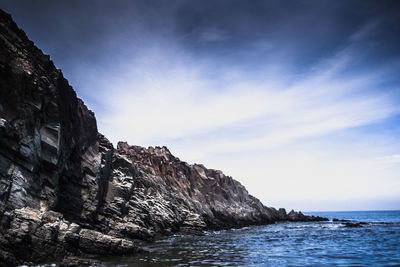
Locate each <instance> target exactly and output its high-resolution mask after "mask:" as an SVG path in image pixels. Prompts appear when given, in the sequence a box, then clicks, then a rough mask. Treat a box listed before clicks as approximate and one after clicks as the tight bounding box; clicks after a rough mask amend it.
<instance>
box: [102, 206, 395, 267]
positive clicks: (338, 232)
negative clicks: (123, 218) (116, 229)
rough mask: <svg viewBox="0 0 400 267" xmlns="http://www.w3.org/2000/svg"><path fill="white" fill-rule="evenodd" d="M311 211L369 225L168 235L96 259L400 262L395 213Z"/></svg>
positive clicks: (140, 262)
mask: <svg viewBox="0 0 400 267" xmlns="http://www.w3.org/2000/svg"><path fill="white" fill-rule="evenodd" d="M368 213H369V214H368ZM313 214H315V215H321V216H325V217H329V218H331V219H332V218H339V219H351V220H356V221H361V220H360V218H364V220H362V221H369V222H370V223H369V224H367V225H365V226H364V227H362V228H346V227H344V225H343V224H342V223H340V222H313V223H278V224H274V225H267V226H257V227H248V228H243V229H238V230H227V231H218V232H209V233H207V234H206V235H204V236H172V237H170V238H167V239H163V240H158V241H156V242H154V243H151V244H149V245H148V247H146V249H147V250H148V251H149V253H146V254H138V255H135V256H130V257H127V256H126V257H113V258H104V259H102V260H103V261H104V262H105V264H106V265H107V266H200V265H201V266H204V265H227V266H237V265H245V266H265V265H268V266H271V265H272V266H280V265H321V264H324V265H336V266H348V265H375V266H376V265H391V264H396V265H400V211H390V212H347V213H344V214H342V213H333V212H330V213H318V214H316V213H313ZM365 218H367V219H365Z"/></svg>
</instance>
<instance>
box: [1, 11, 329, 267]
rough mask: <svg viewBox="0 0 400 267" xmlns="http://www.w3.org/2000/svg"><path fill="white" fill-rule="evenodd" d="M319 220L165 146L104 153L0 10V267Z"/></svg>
mask: <svg viewBox="0 0 400 267" xmlns="http://www.w3.org/2000/svg"><path fill="white" fill-rule="evenodd" d="M139 127H140V126H139ZM319 220H324V218H321V217H309V216H305V215H303V214H302V213H301V212H294V211H291V212H290V213H289V214H286V211H285V210H284V209H280V210H279V211H277V210H276V209H274V208H270V207H266V206H264V205H263V204H262V203H261V202H260V201H259V200H258V199H257V198H255V197H253V196H251V195H250V194H249V193H248V192H247V190H246V189H245V187H244V186H243V185H241V184H240V183H239V182H238V181H236V180H234V179H233V178H232V177H229V176H227V175H225V174H223V173H222V172H221V171H219V170H212V169H207V168H206V167H204V166H203V165H201V164H193V165H190V164H188V163H186V162H183V161H181V160H180V159H178V158H177V157H175V156H173V155H172V154H171V152H170V151H169V150H168V149H167V148H166V147H149V148H143V147H139V146H130V145H128V143H126V142H120V143H118V146H117V148H114V147H113V145H112V144H111V143H110V142H109V141H108V140H107V138H106V137H104V136H103V135H101V134H100V133H98V131H97V124H96V119H95V116H94V113H93V112H92V111H90V110H89V109H88V108H87V107H86V106H85V104H84V103H83V101H82V100H80V99H79V98H77V96H76V93H75V91H74V90H73V89H72V87H71V86H70V85H69V84H68V81H67V80H66V79H65V78H64V77H63V75H62V73H61V71H60V70H57V69H56V68H55V66H54V65H53V62H52V61H51V60H50V58H49V57H48V56H46V55H43V53H42V51H41V50H40V49H38V48H37V47H36V46H35V45H34V44H33V42H31V41H29V39H28V38H27V36H26V35H25V33H24V32H23V31H22V30H20V29H19V28H18V27H17V25H16V24H15V23H14V22H13V21H12V18H11V16H10V15H8V14H6V13H5V12H3V11H1V10H0V266H1V265H5V266H15V265H18V264H28V265H32V264H33V263H40V262H45V261H52V260H54V261H55V260H60V259H62V258H66V260H65V261H64V263H63V264H64V265H67V266H81V265H85V264H86V265H92V264H95V263H94V262H92V261H88V260H84V259H83V258H89V257H91V256H93V255H123V254H132V253H136V252H138V251H141V249H140V247H141V244H142V242H143V241H148V240H152V239H154V238H156V237H158V236H161V235H169V234H172V233H176V232H181V233H195V234H201V233H202V232H203V231H205V230H211V229H226V228H236V227H243V226H248V225H260V224H268V223H273V222H277V221H319ZM71 257H72V258H71ZM68 262H69V263H68Z"/></svg>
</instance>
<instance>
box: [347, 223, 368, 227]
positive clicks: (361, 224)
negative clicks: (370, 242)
mask: <svg viewBox="0 0 400 267" xmlns="http://www.w3.org/2000/svg"><path fill="white" fill-rule="evenodd" d="M365 224H366V223H364V222H357V223H350V222H347V223H345V224H344V227H348V228H360V227H363V225H365Z"/></svg>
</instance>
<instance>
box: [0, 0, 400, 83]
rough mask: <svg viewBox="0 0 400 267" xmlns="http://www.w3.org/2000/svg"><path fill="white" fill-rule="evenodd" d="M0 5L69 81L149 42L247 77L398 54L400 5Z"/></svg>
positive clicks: (357, 0)
mask: <svg viewBox="0 0 400 267" xmlns="http://www.w3.org/2000/svg"><path fill="white" fill-rule="evenodd" d="M0 6H1V7H2V8H4V9H5V10H6V11H8V12H10V13H11V14H12V15H13V17H14V18H15V20H16V21H17V23H18V24H19V25H20V26H21V27H22V28H23V29H24V30H25V31H26V32H27V33H28V36H29V37H30V38H31V39H33V40H34V41H35V42H36V43H37V44H38V46H39V47H41V48H42V49H43V50H44V51H45V52H46V53H48V54H50V55H51V56H52V58H53V59H54V60H55V62H56V64H57V66H58V67H60V68H62V69H63V70H64V72H66V74H67V75H69V77H70V79H72V80H74V73H73V69H75V68H76V65H77V64H86V65H97V66H99V65H101V64H105V63H109V62H114V63H115V64H117V63H118V62H121V61H124V60H125V61H126V60H129V59H130V58H135V57H136V56H137V54H136V52H135V51H140V48H142V47H147V46H151V45H154V43H158V44H159V45H160V46H163V43H174V44H176V45H177V46H179V49H184V50H185V51H186V52H187V53H189V54H192V55H193V57H195V58H196V57H197V58H203V59H204V58H205V59H207V58H208V59H209V60H210V61H211V62H213V64H214V69H215V70H218V69H221V66H225V65H228V66H231V65H234V66H237V67H241V68H244V69H248V70H249V71H251V72H254V71H255V69H258V68H261V67H262V65H263V64H264V63H265V62H271V61H279V60H280V59H281V60H284V61H285V62H286V63H287V64H288V65H289V66H290V68H292V69H293V70H295V71H307V70H308V68H310V67H312V66H313V65H314V64H316V63H317V62H318V61H320V60H321V59H323V58H329V57H331V56H332V55H334V54H335V53H338V52H339V51H341V50H342V49H345V48H346V47H348V46H349V45H353V46H355V47H357V49H358V50H359V51H360V56H362V58H363V59H362V60H360V66H361V67H362V66H365V65H371V64H378V63H382V62H386V61H388V60H390V59H391V58H397V57H398V56H399V55H400V45H399V44H400V26H399V25H400V14H399V12H400V8H399V6H400V4H399V1H388V0H386V1H362V0H349V1H333V0H329V1H328V0H321V1H291V0H274V1H261V0H253V1H241V0H215V1H200V0H199V1H161V0H160V1H154V0H150V1H149V0H147V1H145V0H143V1H105V0H87V1H77V0H72V1H71V0H69V1H54V0H52V1H51V0H42V1H28V0H26V1H23V0H20V1H18V0H17V1H5V0H0ZM363 51H364V52H363ZM138 53H140V52H138Z"/></svg>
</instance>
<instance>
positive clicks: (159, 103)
mask: <svg viewBox="0 0 400 267" xmlns="http://www.w3.org/2000/svg"><path fill="white" fill-rule="evenodd" d="M0 5H1V7H2V8H4V9H5V10H6V11H8V12H9V13H11V14H12V15H13V17H14V19H15V20H16V22H17V23H18V24H19V26H20V27H22V28H23V29H24V30H25V31H26V32H27V34H28V36H29V37H30V38H31V39H32V40H33V41H34V42H35V43H36V44H37V45H38V46H39V47H40V48H41V49H42V50H43V51H44V52H45V53H47V54H50V55H51V58H52V60H53V61H54V62H55V64H56V66H57V67H58V68H61V69H62V70H63V72H64V75H65V76H66V78H67V79H68V80H69V81H70V83H71V85H72V86H73V87H74V88H75V90H76V91H77V92H78V95H79V96H80V97H81V98H82V99H83V100H84V101H85V103H86V104H87V105H88V106H89V107H90V108H91V109H92V110H93V111H94V112H95V113H96V117H97V120H98V127H99V130H100V131H101V132H102V133H104V134H105V135H106V136H107V137H108V138H109V139H110V140H111V141H112V142H113V143H114V144H115V143H116V142H117V141H119V140H126V141H128V142H129V143H130V144H136V145H142V146H150V145H151V146H155V145H166V146H168V148H169V149H170V150H171V151H172V153H173V154H175V155H176V156H178V157H179V158H181V159H182V160H185V161H188V162H189V163H194V162H196V163H203V164H205V165H206V166H207V167H210V168H216V169H221V170H223V171H224V173H226V174H228V175H231V176H233V177H234V178H235V179H237V180H239V181H241V182H242V183H243V184H244V185H245V186H246V187H247V189H248V190H249V192H250V193H251V194H253V195H255V196H256V197H258V198H260V199H261V200H262V201H263V202H264V203H265V204H266V205H268V206H275V207H285V208H288V209H291V208H295V209H300V210H368V209H400V105H399V104H400V73H399V72H400V71H399V70H400V26H399V25H400V5H399V3H398V2H396V1H218V0H216V1H168V4H167V3H166V1H112V3H111V2H110V1H84V2H82V1H37V2H35V3H33V1H8V2H6V1H0Z"/></svg>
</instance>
